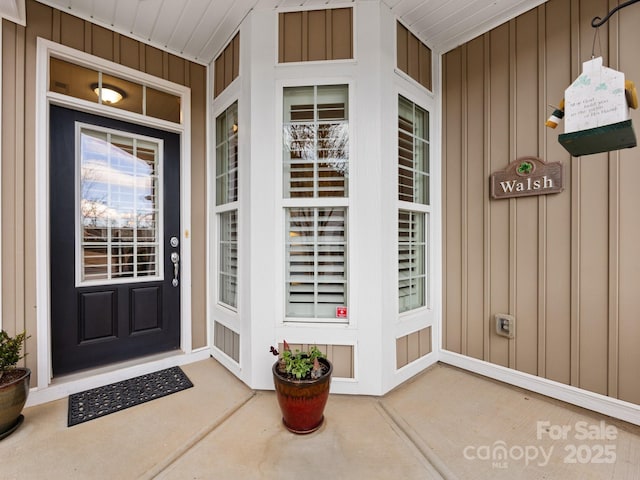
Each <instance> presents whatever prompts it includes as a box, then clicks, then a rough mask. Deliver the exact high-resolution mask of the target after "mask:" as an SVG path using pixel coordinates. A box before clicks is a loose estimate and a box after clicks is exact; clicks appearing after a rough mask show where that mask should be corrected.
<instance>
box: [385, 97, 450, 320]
mask: <svg viewBox="0 0 640 480" xmlns="http://www.w3.org/2000/svg"><path fill="white" fill-rule="evenodd" d="M419 90H422V87H421V88H420V89H419ZM427 92H428V91H427V90H425V93H424V94H423V95H416V94H414V93H412V92H410V91H408V90H406V89H400V88H398V89H396V91H395V99H394V105H395V106H394V125H395V129H394V132H393V135H394V145H395V148H396V149H395V150H394V152H395V156H394V158H393V164H394V172H395V177H394V178H395V180H394V184H395V185H396V187H395V196H394V198H395V203H396V205H395V211H396V214H395V219H396V222H395V225H396V231H395V259H396V262H395V274H396V282H395V287H396V290H395V312H396V315H397V316H398V319H399V321H400V322H410V321H412V320H415V319H417V318H419V317H421V316H422V315H424V313H431V312H433V311H434V309H435V307H436V306H435V305H434V304H433V301H434V298H435V297H434V294H433V285H434V275H435V274H436V273H437V272H436V271H435V264H434V262H433V258H434V256H433V255H434V248H435V244H434V239H435V237H434V232H433V229H434V225H433V221H434V208H436V207H434V204H436V205H437V204H439V199H437V197H435V192H436V191H439V190H436V189H435V185H434V178H435V177H436V175H435V174H434V159H435V158H436V157H435V156H434V149H435V143H436V142H434V138H435V137H434V133H435V131H436V129H435V118H436V113H435V112H436V106H435V105H434V104H433V102H432V101H431V100H433V97H432V95H431V94H430V92H429V93H427ZM400 97H403V98H404V99H405V100H407V101H409V102H411V103H412V104H414V105H415V106H418V107H420V108H421V109H422V110H424V111H426V112H427V114H428V122H429V125H428V132H429V140H428V152H429V168H428V172H429V173H428V175H427V182H428V192H429V197H428V198H429V202H428V204H422V203H414V202H407V201H404V200H399V182H398V175H399V173H398V169H399V160H398V147H399V145H398V142H399V138H398V136H399V127H398V119H399V116H400V108H399V103H400ZM401 210H402V211H409V212H414V213H419V214H422V215H424V240H425V252H424V269H425V282H424V283H425V285H424V288H425V291H424V299H425V304H424V305H423V306H420V307H416V308H413V309H410V310H406V311H404V312H400V301H399V285H400V279H399V271H398V270H399V263H400V262H399V258H398V252H399V240H398V238H399V231H398V223H399V217H400V214H399V212H400V211H401Z"/></svg>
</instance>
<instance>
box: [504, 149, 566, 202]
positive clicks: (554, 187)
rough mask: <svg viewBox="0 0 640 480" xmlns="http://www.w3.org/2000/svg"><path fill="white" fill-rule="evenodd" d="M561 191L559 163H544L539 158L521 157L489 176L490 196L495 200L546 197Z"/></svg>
mask: <svg viewBox="0 0 640 480" xmlns="http://www.w3.org/2000/svg"><path fill="white" fill-rule="evenodd" d="M562 190H564V185H563V178H562V164H561V163H560V162H553V163H546V162H545V161H544V160H542V159H541V158H536V157H522V158H519V159H517V160H514V161H513V162H511V163H510V164H509V165H507V167H506V168H505V169H504V170H500V171H499V172H495V173H493V174H491V196H492V197H493V198H495V199H500V198H513V197H527V196H530V195H546V194H548V193H560V192H561V191H562Z"/></svg>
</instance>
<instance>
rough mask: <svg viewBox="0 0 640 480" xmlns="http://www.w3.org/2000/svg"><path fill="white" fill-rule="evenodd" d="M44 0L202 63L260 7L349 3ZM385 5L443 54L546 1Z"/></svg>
mask: <svg viewBox="0 0 640 480" xmlns="http://www.w3.org/2000/svg"><path fill="white" fill-rule="evenodd" d="M0 1H3V2H12V1H17V0H0ZM39 1H40V2H41V3H44V4H46V5H49V6H52V7H55V8H57V9H59V10H63V11H65V12H67V13H70V14H72V15H76V16H78V17H81V18H84V19H87V20H89V21H92V22H94V23H97V24H99V25H102V26H105V27H107V28H109V29H112V30H115V31H117V32H119V33H121V34H124V35H128V36H131V37H133V38H135V39H137V40H141V41H143V42H146V43H149V44H151V45H154V46H157V47H159V48H162V49H164V50H167V51H170V52H172V53H175V54H177V55H180V56H183V57H186V58H188V59H191V60H195V61H197V62H199V63H203V64H208V63H209V62H211V61H212V60H213V59H214V58H215V56H216V55H217V53H218V52H219V51H220V50H221V49H222V47H224V45H225V43H226V42H227V41H228V40H229V38H230V37H231V35H232V34H233V32H234V31H235V29H236V27H237V26H238V25H239V24H240V22H241V21H242V19H243V18H244V17H245V16H246V15H247V14H248V13H249V12H250V11H251V10H252V9H253V8H255V7H256V6H260V7H261V8H273V9H279V10H284V9H287V10H291V9H292V8H302V9H306V8H314V7H317V8H326V7H327V6H329V7H330V6H332V5H336V6H343V5H345V4H348V3H349V2H345V0H39ZM382 1H383V2H384V3H385V4H386V5H387V6H388V7H389V8H390V9H391V10H392V11H393V12H394V13H395V14H396V15H397V16H398V17H399V18H400V20H401V21H402V22H403V23H404V24H405V25H406V26H407V27H409V29H410V30H411V31H412V32H413V33H414V34H415V35H416V36H418V37H419V38H420V39H421V40H422V41H423V42H425V43H426V44H427V45H428V46H429V47H431V49H432V50H433V51H434V52H436V53H439V52H446V51H448V50H450V49H452V48H455V47H456V46H457V45H460V44H461V43H464V42H465V41H467V40H470V39H472V38H474V37H476V36H477V35H480V34H482V33H484V32H486V31H488V30H490V29H491V28H493V27H495V26H497V25H500V24H501V23H503V22H505V21H506V20H509V19H511V18H513V17H515V16H517V15H519V14H521V13H523V12H525V11H527V10H530V9H531V8H533V7H535V6H537V5H540V4H541V3H544V2H545V1H546V0H382ZM351 3H353V2H351Z"/></svg>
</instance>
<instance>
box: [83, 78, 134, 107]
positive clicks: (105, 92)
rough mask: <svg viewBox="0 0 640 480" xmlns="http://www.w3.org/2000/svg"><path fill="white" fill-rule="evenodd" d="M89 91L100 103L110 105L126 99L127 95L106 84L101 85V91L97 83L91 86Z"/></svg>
mask: <svg viewBox="0 0 640 480" xmlns="http://www.w3.org/2000/svg"><path fill="white" fill-rule="evenodd" d="M91 89H92V90H93V91H94V92H95V94H96V95H97V96H98V98H99V99H100V102H101V103H106V104H111V105H113V104H114V103H118V102H119V101H120V100H122V99H123V98H126V96H127V94H126V93H125V92H124V90H122V89H120V88H118V87H114V86H113V85H109V84H107V83H103V84H102V89H101V88H100V86H99V85H98V84H97V83H92V84H91Z"/></svg>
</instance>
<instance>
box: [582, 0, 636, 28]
mask: <svg viewBox="0 0 640 480" xmlns="http://www.w3.org/2000/svg"><path fill="white" fill-rule="evenodd" d="M636 2H640V0H628V1H627V2H624V3H621V4H620V5H618V6H617V7H615V8H613V9H612V10H611V11H610V12H609V13H607V15H606V16H605V17H604V18H600V17H594V18H593V20H591V26H592V27H593V28H600V27H601V26H602V25H604V24H605V23H607V22H608V21H609V18H610V17H611V15H613V14H614V13H616V12H617V11H618V10H622V9H623V8H624V7H628V6H629V5H633V4H634V3H636Z"/></svg>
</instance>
